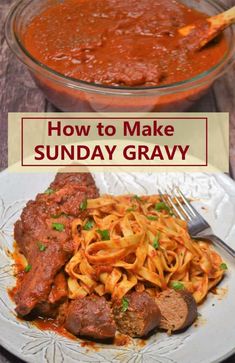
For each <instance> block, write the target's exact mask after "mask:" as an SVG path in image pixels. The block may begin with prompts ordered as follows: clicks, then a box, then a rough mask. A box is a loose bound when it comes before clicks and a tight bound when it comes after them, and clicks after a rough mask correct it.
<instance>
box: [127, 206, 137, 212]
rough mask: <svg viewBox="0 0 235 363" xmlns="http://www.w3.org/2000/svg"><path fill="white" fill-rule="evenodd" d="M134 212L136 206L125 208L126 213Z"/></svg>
mask: <svg viewBox="0 0 235 363" xmlns="http://www.w3.org/2000/svg"><path fill="white" fill-rule="evenodd" d="M135 210H136V206H133V207H132V208H127V210H126V212H134V211H135Z"/></svg>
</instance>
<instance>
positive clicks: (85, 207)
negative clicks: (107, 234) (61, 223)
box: [79, 199, 87, 210]
mask: <svg viewBox="0 0 235 363" xmlns="http://www.w3.org/2000/svg"><path fill="white" fill-rule="evenodd" d="M79 209H80V210H86V209H87V199H84V200H83V201H82V202H81V203H80V205H79Z"/></svg>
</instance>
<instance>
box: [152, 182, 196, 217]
mask: <svg viewBox="0 0 235 363" xmlns="http://www.w3.org/2000/svg"><path fill="white" fill-rule="evenodd" d="M158 192H159V194H160V196H161V199H162V201H163V202H164V203H165V204H166V205H168V207H169V208H170V209H171V210H172V212H173V213H174V215H175V216H176V217H179V218H180V219H183V220H192V218H195V217H197V216H198V212H197V211H196V209H195V208H194V207H193V206H192V205H191V204H190V203H189V201H188V200H187V198H186V197H185V195H184V194H183V193H182V192H181V190H180V189H179V187H177V186H174V187H173V188H169V187H168V188H167V191H166V192H164V191H163V190H160V189H158Z"/></svg>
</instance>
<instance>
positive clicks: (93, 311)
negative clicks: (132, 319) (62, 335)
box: [65, 295, 116, 339]
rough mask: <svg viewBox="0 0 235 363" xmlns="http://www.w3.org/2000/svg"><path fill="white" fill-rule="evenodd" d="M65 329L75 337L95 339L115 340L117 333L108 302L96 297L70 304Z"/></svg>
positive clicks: (92, 296) (77, 300) (88, 297)
mask: <svg viewBox="0 0 235 363" xmlns="http://www.w3.org/2000/svg"><path fill="white" fill-rule="evenodd" d="M65 327H66V329H67V330H69V331H70V332H71V333H72V334H74V335H78V336H86V337H91V338H94V339H109V338H113V337H114V336H115V332H116V325H115V322H114V320H113V317H112V310H111V308H110V306H109V303H108V301H107V300H106V299H105V298H104V297H100V296H96V295H91V296H86V297H83V298H81V299H76V300H73V301H72V302H71V303H70V306H69V309H68V315H67V318H66V322H65Z"/></svg>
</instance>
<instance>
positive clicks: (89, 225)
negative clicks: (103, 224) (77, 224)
mask: <svg viewBox="0 0 235 363" xmlns="http://www.w3.org/2000/svg"><path fill="white" fill-rule="evenodd" d="M93 226H94V221H93V219H88V221H87V222H86V223H85V225H84V226H83V229H85V231H90V229H92V228H93Z"/></svg>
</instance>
